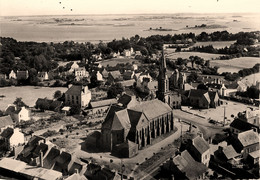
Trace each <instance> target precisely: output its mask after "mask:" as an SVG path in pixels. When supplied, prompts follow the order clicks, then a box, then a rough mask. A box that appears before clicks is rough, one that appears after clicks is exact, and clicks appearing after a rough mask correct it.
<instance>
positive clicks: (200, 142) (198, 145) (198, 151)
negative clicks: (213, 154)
mask: <svg viewBox="0 0 260 180" xmlns="http://www.w3.org/2000/svg"><path fill="white" fill-rule="evenodd" d="M187 150H188V151H189V153H190V154H191V156H192V157H193V158H194V159H195V160H196V161H198V162H201V163H203V164H204V165H206V166H207V167H208V166H209V160H210V152H209V144H208V143H207V142H206V141H205V139H204V138H202V137H200V136H197V137H195V138H193V139H192V140H190V139H189V140H188V144H187Z"/></svg>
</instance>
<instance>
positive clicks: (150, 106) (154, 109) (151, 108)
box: [130, 99, 172, 120]
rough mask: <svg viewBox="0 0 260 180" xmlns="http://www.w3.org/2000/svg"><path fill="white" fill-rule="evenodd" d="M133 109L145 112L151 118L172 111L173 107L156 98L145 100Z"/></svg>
mask: <svg viewBox="0 0 260 180" xmlns="http://www.w3.org/2000/svg"><path fill="white" fill-rule="evenodd" d="M130 109H131V110H135V111H140V112H144V114H145V115H146V117H147V118H148V119H149V120H151V119H154V118H156V117H158V116H161V115H163V114H166V113H170V112H172V109H171V108H170V106H169V105H168V104H166V103H163V102H162V101H160V100H158V99H154V100H151V101H145V102H143V103H142V104H140V105H137V106H134V107H132V108H130Z"/></svg>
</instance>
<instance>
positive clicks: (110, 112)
mask: <svg viewBox="0 0 260 180" xmlns="http://www.w3.org/2000/svg"><path fill="white" fill-rule="evenodd" d="M122 109H123V107H120V106H117V105H111V106H110V108H109V109H108V113H107V116H106V117H105V120H104V122H103V123H102V128H107V129H111V128H112V123H113V121H112V119H114V115H115V112H117V111H120V110H122Z"/></svg>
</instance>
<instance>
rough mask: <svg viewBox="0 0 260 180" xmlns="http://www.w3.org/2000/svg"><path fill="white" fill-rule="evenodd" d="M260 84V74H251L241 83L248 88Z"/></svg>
mask: <svg viewBox="0 0 260 180" xmlns="http://www.w3.org/2000/svg"><path fill="white" fill-rule="evenodd" d="M257 81H258V82H260V73H257V74H251V75H249V76H246V77H244V78H243V79H242V80H241V82H242V83H243V84H245V85H246V86H247V87H250V86H251V85H256V82H257Z"/></svg>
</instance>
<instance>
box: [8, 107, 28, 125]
mask: <svg viewBox="0 0 260 180" xmlns="http://www.w3.org/2000/svg"><path fill="white" fill-rule="evenodd" d="M10 116H11V117H12V119H13V121H15V122H18V123H19V122H21V121H29V120H31V112H30V110H29V109H27V108H25V107H21V108H20V109H17V110H16V111H14V112H12V113H11V114H10Z"/></svg>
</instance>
